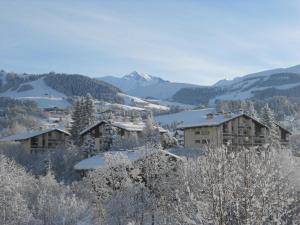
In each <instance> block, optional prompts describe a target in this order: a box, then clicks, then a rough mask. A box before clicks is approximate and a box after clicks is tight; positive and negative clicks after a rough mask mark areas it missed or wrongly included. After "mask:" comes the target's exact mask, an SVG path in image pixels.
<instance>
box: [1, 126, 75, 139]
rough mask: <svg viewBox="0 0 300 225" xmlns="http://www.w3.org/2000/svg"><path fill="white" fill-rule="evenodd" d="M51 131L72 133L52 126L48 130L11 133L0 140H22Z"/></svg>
mask: <svg viewBox="0 0 300 225" xmlns="http://www.w3.org/2000/svg"><path fill="white" fill-rule="evenodd" d="M51 131H60V132H62V133H64V134H67V135H70V133H68V132H67V131H65V130H61V129H59V128H52V129H47V130H39V131H31V132H24V133H19V134H15V135H11V136H8V137H4V138H1V139H0V141H22V140H26V139H29V138H32V137H36V136H39V135H41V134H45V133H48V132H51Z"/></svg>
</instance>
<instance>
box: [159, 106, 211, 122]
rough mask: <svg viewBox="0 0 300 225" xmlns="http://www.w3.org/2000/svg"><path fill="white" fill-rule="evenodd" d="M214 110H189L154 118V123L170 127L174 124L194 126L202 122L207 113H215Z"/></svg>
mask: <svg viewBox="0 0 300 225" xmlns="http://www.w3.org/2000/svg"><path fill="white" fill-rule="evenodd" d="M215 112H216V110H215V109H214V108H207V109H198V110H189V111H183V112H178V113H172V114H167V115H161V116H156V117H155V121H156V122H158V123H159V124H162V125H170V124H172V123H174V122H177V123H182V124H196V123H199V122H201V121H202V119H203V117H206V115H207V114H208V113H215Z"/></svg>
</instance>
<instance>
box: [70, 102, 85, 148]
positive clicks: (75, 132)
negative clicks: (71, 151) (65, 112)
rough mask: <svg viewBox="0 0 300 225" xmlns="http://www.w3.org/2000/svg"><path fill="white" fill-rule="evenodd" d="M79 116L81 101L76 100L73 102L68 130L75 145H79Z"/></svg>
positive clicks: (80, 129) (80, 125)
mask: <svg viewBox="0 0 300 225" xmlns="http://www.w3.org/2000/svg"><path fill="white" fill-rule="evenodd" d="M81 116H82V115H81V99H80V98H77V99H75V101H74V107H73V111H72V124H71V129H70V133H71V135H72V139H73V140H74V143H75V144H79V134H80V132H81V131H82V129H83V126H82V118H81Z"/></svg>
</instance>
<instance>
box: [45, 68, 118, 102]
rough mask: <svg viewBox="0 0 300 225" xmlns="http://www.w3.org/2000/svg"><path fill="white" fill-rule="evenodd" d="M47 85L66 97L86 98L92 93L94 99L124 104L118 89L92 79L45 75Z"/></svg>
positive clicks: (66, 75) (78, 76) (64, 75)
mask: <svg viewBox="0 0 300 225" xmlns="http://www.w3.org/2000/svg"><path fill="white" fill-rule="evenodd" d="M43 76H44V77H45V78H44V81H45V83H46V84H47V85H48V86H49V87H51V88H53V89H55V90H56V91H59V92H61V93H64V94H65V95H66V96H85V95H86V94H87V93H90V94H91V95H92V96H93V97H94V98H96V99H99V100H106V101H112V102H119V103H122V102H123V100H122V98H120V97H118V96H117V93H118V92H121V91H120V90H119V89H118V88H116V87H114V86H112V85H111V84H108V83H106V82H104V81H100V80H96V79H92V78H89V77H86V76H83V75H77V74H72V75H69V74H51V73H50V74H45V75H43Z"/></svg>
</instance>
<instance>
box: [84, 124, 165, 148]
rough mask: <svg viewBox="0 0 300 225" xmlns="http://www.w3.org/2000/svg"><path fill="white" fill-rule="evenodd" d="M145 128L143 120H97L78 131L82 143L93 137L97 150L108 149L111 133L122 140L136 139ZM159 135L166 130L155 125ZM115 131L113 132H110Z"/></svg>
mask: <svg viewBox="0 0 300 225" xmlns="http://www.w3.org/2000/svg"><path fill="white" fill-rule="evenodd" d="M145 128H146V124H145V123H144V122H111V121H106V120H103V121H99V122H97V123H96V124H94V125H92V126H90V127H88V128H86V129H85V130H83V131H82V132H81V133H80V139H81V143H83V142H84V141H85V140H86V139H87V137H88V136H89V135H90V136H91V137H93V138H94V139H95V145H96V146H95V147H96V149H97V150H103V151H107V150H110V145H111V143H112V138H113V135H117V136H118V137H120V138H122V139H123V140H129V139H131V138H132V137H135V138H136V139H137V141H139V140H141V138H142V131H143V130H144V129H145ZM155 128H156V129H157V131H158V132H159V133H160V135H163V134H164V133H166V132H167V131H166V130H165V129H163V128H161V127H158V126H157V127H155ZM112 130H114V131H115V134H113V133H112Z"/></svg>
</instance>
